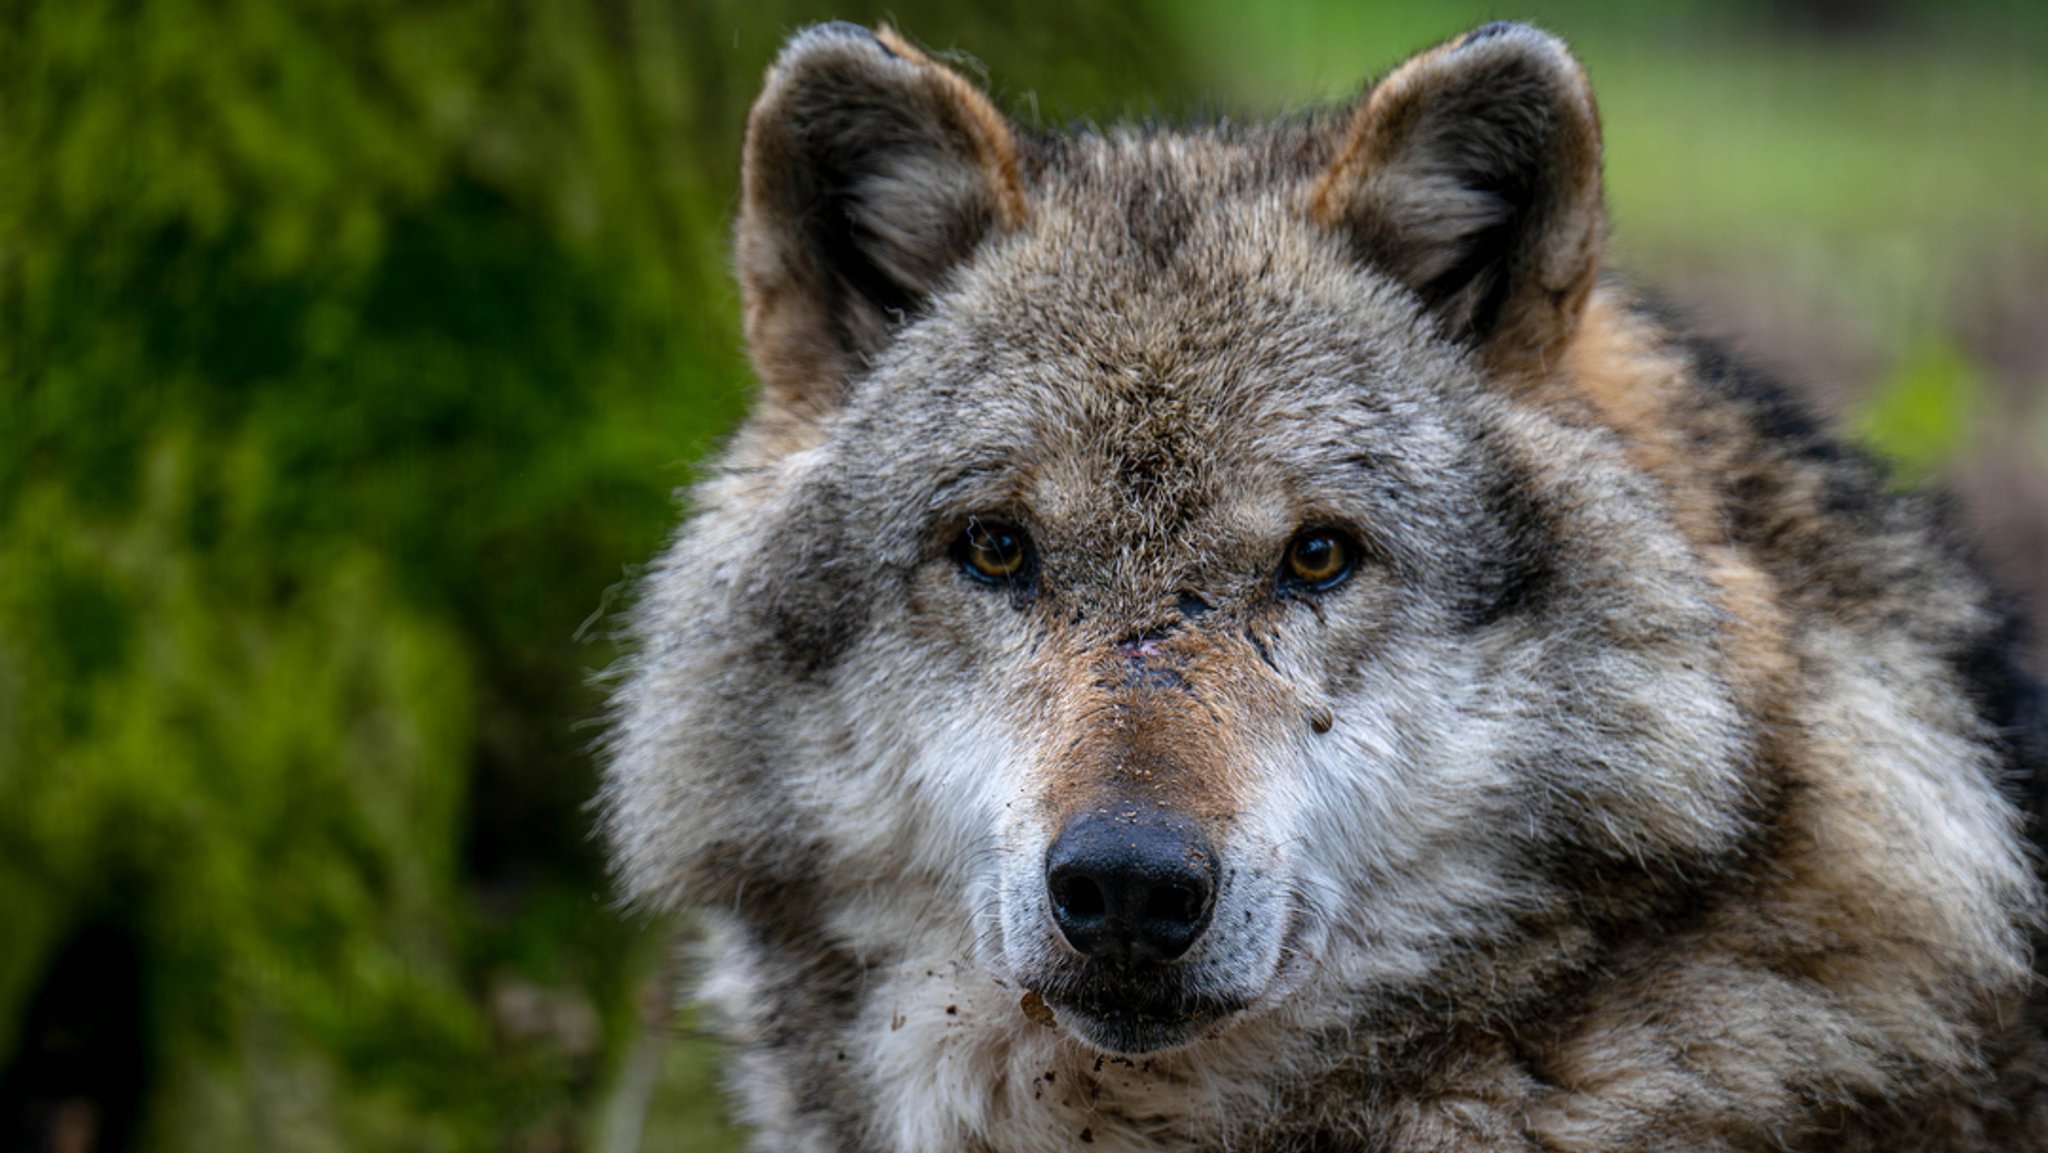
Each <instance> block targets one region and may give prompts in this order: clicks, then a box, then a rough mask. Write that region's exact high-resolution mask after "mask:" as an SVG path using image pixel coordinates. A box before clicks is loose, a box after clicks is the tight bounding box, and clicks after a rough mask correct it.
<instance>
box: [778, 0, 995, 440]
mask: <svg viewBox="0 0 2048 1153" xmlns="http://www.w3.org/2000/svg"><path fill="white" fill-rule="evenodd" d="M1025 215H1026V205H1025V199H1024V186H1023V183H1022V181H1021V179H1020V177H1019V172H1018V160H1017V146H1016V142H1015V140H1014V138H1013V136H1012V133H1011V131H1010V128H1009V125H1008V123H1007V122H1005V121H1004V119H1003V117H1002V115H1001V114H1000V113H998V112H997V111H996V110H995V107H994V106H993V105H992V104H990V103H989V100H988V98H987V97H986V96H984V95H983V94H982V93H981V92H980V91H979V90H977V89H976V88H975V87H974V86H973V85H972V84H969V83H968V82H967V81H966V80H965V79H963V78H961V76H960V75H959V74H957V73H955V72H953V71H952V70H950V69H948V68H945V67H943V66H942V65H939V64H937V63H935V62H934V61H932V60H931V59H930V58H929V57H927V56H925V55H924V53H922V52H920V51H918V50H917V49H916V48H914V47H912V46H911V45H910V44H909V43H907V42H906V41H904V40H903V39H902V38H901V37H899V36H897V35H896V34H895V33H894V32H893V31H890V30H888V29H883V30H882V31H880V32H879V33H877V32H870V31H868V30H867V29H865V28H862V27H860V26H859V25H855V24H846V23H833V24H821V25H818V26H816V27H813V28H809V29H806V30H805V31H803V32H800V33H798V34H797V35H796V36H794V37H792V38H791V39H790V41H789V43H788V44H787V45H785V46H784V47H783V50H782V53H781V55H780V56H779V57H777V59H776V61H775V63H774V65H773V66H771V67H770V68H769V70H768V79H767V82H766V84H765V86H764V87H763V89H762V92H761V95H760V97H759V99H758V100H756V101H755V103H754V109H753V112H752V113H751V114H750V115H749V117H748V120H747V143H746V152H745V157H744V161H743V173H742V202H741V207H740V223H739V237H738V265H739V277H740V287H741V291H742V294H743V296H744V298H745V304H746V320H747V343H748V346H749V349H750V350H751V352H752V354H753V359H754V364H755V367H756V369H757V370H758V371H759V373H760V375H761V380H762V383H763V384H764V385H765V386H766V389H767V395H766V397H765V403H766V404H767V405H769V406H773V407H776V408H778V409H779V410H780V411H782V412H784V413H787V414H789V415H792V416H796V417H799V418H808V417H815V416H817V415H820V414H822V413H825V412H829V411H830V410H831V409H832V408H833V407H834V406H835V405H836V404H837V402H838V400H839V397H840V393H841V390H842V389H843V388H844V386H845V383H846V380H847V378H848V377H849V376H850V375H851V374H852V373H853V372H855V371H856V370H857V369H858V368H859V365H860V362H861V360H862V358H864V357H867V356H870V355H872V354H873V353H875V352H876V351H878V350H880V349H881V348H882V347H883V346H885V345H886V344H887V343H888V341H889V339H890V338H891V336H892V334H893V331H894V330H895V329H896V328H897V327H899V326H900V325H902V324H903V323H905V322H906V321H908V320H910V319H912V318H914V317H915V316H916V315H917V313H918V312H919V311H920V310H921V309H922V308H923V306H924V304H925V302H926V300H927V299H928V297H929V296H930V294H931V293H932V292H933V291H935V290H936V289H937V288H938V286H939V285H940V284H941V283H942V282H943V280H944V279H945V277H946V276H947V274H948V273H950V272H951V271H952V270H953V269H954V268H955V267H956V266H957V265H958V264H959V263H960V262H961V261H963V260H965V259H966V258H967V257H968V256H969V255H970V254H971V253H972V252H973V251H974V249H975V248H976V247H977V246H978V245H979V244H980V243H981V242H982V241H983V240H984V239H986V238H987V237H988V236H989V235H990V234H991V233H994V232H997V231H1005V230H1009V229H1015V228H1018V227H1020V226H1022V225H1023V223H1024V221H1025Z"/></svg>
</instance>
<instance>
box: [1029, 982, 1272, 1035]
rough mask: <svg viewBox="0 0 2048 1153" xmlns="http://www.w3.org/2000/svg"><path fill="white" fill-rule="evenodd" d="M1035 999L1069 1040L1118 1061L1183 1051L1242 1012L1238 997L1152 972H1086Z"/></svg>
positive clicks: (1056, 984) (1052, 986)
mask: <svg viewBox="0 0 2048 1153" xmlns="http://www.w3.org/2000/svg"><path fill="white" fill-rule="evenodd" d="M1040 995H1041V996H1042V997H1043V998H1044V999H1045V1001H1046V1003H1047V1004H1049V1005H1051V1006H1052V1007H1053V1009H1054V1011H1055V1013H1056V1014H1057V1015H1058V1020H1059V1023H1060V1024H1061V1025H1063V1026H1065V1027H1066V1028H1067V1030H1068V1031H1069V1032H1071V1033H1072V1034H1073V1035H1074V1036H1076V1037H1078V1038H1079V1039H1080V1040H1082V1041H1084V1042H1086V1043H1088V1044H1090V1045H1093V1046H1094V1047H1096V1048H1098V1049H1102V1050H1105V1051H1107V1052H1110V1053H1116V1054H1120V1055H1123V1056H1140V1055H1143V1054H1148V1053H1157V1052H1160V1051H1162V1050H1166V1049H1172V1048H1176V1047H1178V1046H1181V1045H1186V1044H1188V1043H1190V1042H1192V1041H1195V1040H1197V1039H1199V1038H1200V1037H1202V1036H1203V1035H1204V1034H1206V1033H1209V1032H1211V1031H1213V1030H1215V1029H1217V1028H1219V1027H1221V1026H1222V1025H1223V1024H1224V1023H1225V1022H1227V1021H1228V1020H1229V1019H1230V1018H1231V1017H1232V1016H1233V1015H1235V1014H1236V1013H1237V1012H1238V1011H1239V1010H1241V1009H1243V1008H1244V1002H1243V1001H1242V1000H1241V999H1239V998H1237V997H1234V996H1218V995H1215V994H1211V993H1206V992H1203V991H1200V990H1197V989H1190V988H1188V987H1186V986H1185V985H1184V984H1183V982H1182V981H1181V980H1180V978H1179V977H1178V975H1176V974H1174V973H1172V972H1171V971H1170V970H1162V969H1159V968H1156V967H1152V966H1145V967H1139V968H1131V969H1126V968H1121V967H1108V966H1088V967H1086V968H1084V969H1081V970H1079V971H1077V972H1075V973H1073V974H1071V975H1066V976H1065V979H1056V980H1054V981H1051V982H1048V983H1047V987H1046V988H1044V989H1043V990H1041V992H1040Z"/></svg>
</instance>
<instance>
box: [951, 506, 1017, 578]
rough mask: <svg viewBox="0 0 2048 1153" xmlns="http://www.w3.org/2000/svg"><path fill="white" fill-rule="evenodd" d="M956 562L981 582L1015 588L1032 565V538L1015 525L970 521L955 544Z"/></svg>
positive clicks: (954, 555) (990, 521) (954, 557)
mask: <svg viewBox="0 0 2048 1153" xmlns="http://www.w3.org/2000/svg"><path fill="white" fill-rule="evenodd" d="M953 559H954V560H955V561H958V562H959V564H960V567H961V568H964V569H966V570H967V575H969V576H971V577H974V578H976V579H978V580H985V581H988V582H990V583H992V584H1015V583H1016V582H1017V581H1019V580H1021V579H1022V578H1023V577H1024V575H1025V574H1024V570H1025V567H1026V566H1027V565H1028V564H1029V563H1030V561H1031V538H1030V537H1028V536H1026V535H1024V530H1023V529H1021V528H1018V527H1017V526H1016V525H1013V524H1004V523H1003V522H1001V521H992V520H969V521H968V522H967V527H966V528H965V529H963V530H961V532H960V539H959V540H957V541H955V542H954V543H953Z"/></svg>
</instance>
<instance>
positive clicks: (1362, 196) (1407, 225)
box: [1308, 23, 1606, 365]
mask: <svg viewBox="0 0 2048 1153" xmlns="http://www.w3.org/2000/svg"><path fill="white" fill-rule="evenodd" d="M1308 211H1309V215H1310V216H1311V217H1312V218H1313V219H1314V220H1315V221H1316V222H1317V223H1318V224H1321V225H1323V226H1325V227H1327V228H1330V229H1332V230H1334V231H1336V232H1337V233H1339V234H1340V235H1342V236H1344V237H1345V238H1346V239H1347V240H1348V241H1349V242H1350V243H1351V244H1352V246H1353V247H1354V249H1356V250H1357V252H1358V253H1359V255H1360V256H1362V257H1363V258H1364V259H1365V260H1367V261H1368V262H1370V263H1372V264H1374V265H1376V266H1378V267H1380V268H1381V269H1383V270H1385V271H1386V272H1387V273H1389V274H1390V275H1392V276H1393V277H1394V278H1395V279H1397V280H1399V281H1401V282H1403V283H1405V284H1406V285H1407V286H1408V287H1409V288H1410V289H1412V290H1413V291H1414V292H1415V293H1416V295H1417V296H1419V297H1421V298H1422V302H1423V304H1424V305H1425V306H1426V307H1427V308H1428V309H1429V310H1430V311H1431V313H1433V314H1434V315H1435V316H1436V318H1437V321H1438V323H1439V324H1440V325H1441V326H1442V328H1443V329H1444V331H1445V332H1446V333H1448V334H1449V335H1451V336H1452V337H1454V338H1456V339H1459V340H1462V341H1464V342H1465V343H1467V344H1468V345H1470V346H1471V347H1473V348H1474V349H1475V350H1477V351H1478V352H1479V353H1480V354H1481V355H1482V356H1485V357H1486V358H1488V359H1490V360H1491V361H1493V362H1494V363H1495V364H1497V365H1517V364H1531V363H1534V364H1541V363H1542V362H1544V361H1545V360H1546V359H1547V358H1548V356H1549V354H1550V353H1551V352H1552V351H1553V350H1554V349H1555V348H1556V347H1557V346H1558V345H1559V344H1561V343H1562V342H1563V341H1564V340H1566V339H1567V338H1569V337H1570V335H1571V333H1572V331H1573V329H1574V327H1575V325H1576V324H1577V322H1578V317H1579V313H1580V311H1581V310H1582V309H1583V308H1584V305H1585V301H1586V296H1587V293H1588V291H1589V290H1590V289H1591V288H1592V285H1593V281H1594V279H1595V277H1596V276H1597V275H1598V273H1599V268H1600V256H1601V246H1602V241H1603V238H1604V234H1605V228H1606V216H1605V213H1604V211H1603V209H1602V207H1601V197H1600V117H1599V114H1598V113H1597V112H1596V111H1595V109H1594V106H1593V93H1592V88H1591V86H1590V85H1589V84H1588V83H1587V81H1586V74H1585V71H1584V70H1583V69H1581V68H1580V67H1579V62H1578V61H1577V60H1575V59H1573V57H1572V54H1571V50H1570V49H1568V48H1566V47H1565V45H1564V42H1563V41H1561V40H1559V39H1557V38H1556V37H1555V36H1552V35H1550V34H1549V33H1546V32H1542V31H1540V30H1538V29H1535V28H1531V27H1528V26H1527V25H1522V24H1506V23H1496V24H1488V25H1486V26H1485V27H1483V28H1479V29H1476V30H1474V31H1472V32H1469V33H1467V34H1465V35H1464V36H1462V37H1460V38H1458V39H1456V40H1453V41H1451V42H1450V43H1448V44H1444V45H1441V46H1439V47H1437V48H1434V49H1431V50H1430V51H1428V52H1424V53H1422V54H1421V55H1419V56H1416V57H1415V58H1413V59H1411V60H1409V61H1408V62H1407V63H1405V64H1403V65H1401V66H1400V67H1399V68H1396V69H1395V70H1394V71H1393V72H1392V73H1391V74H1389V75H1388V76H1387V77H1386V79H1384V80H1381V81H1380V82H1379V83H1378V84H1377V85H1374V86H1373V89H1372V91H1370V92H1368V93H1367V94H1366V97H1365V100H1364V101H1363V102H1362V103H1361V104H1360V105H1359V107H1358V110H1357V111H1356V112H1355V113H1353V115H1352V118H1351V122H1350V124H1349V125H1348V126H1347V128H1346V130H1345V132H1344V136H1343V139H1342V140H1341V141H1340V142H1339V143H1338V145H1337V150H1336V156H1335V159H1334V161H1333V162H1332V163H1331V164H1330V166H1329V167H1328V169H1326V170H1325V171H1324V172H1323V174H1322V176H1321V177H1320V178H1319V179H1318V180H1317V181H1316V182H1315V184H1314V186H1313V188H1312V189H1311V190H1310V193H1309V202H1308Z"/></svg>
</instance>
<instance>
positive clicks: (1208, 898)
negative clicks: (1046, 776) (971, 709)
mask: <svg viewBox="0 0 2048 1153" xmlns="http://www.w3.org/2000/svg"><path fill="white" fill-rule="evenodd" d="M1217 873H1218V869H1217V861H1216V853H1215V851H1214V850H1213V849H1211V848H1210V846H1209V840H1208V838H1207V837H1205V836H1203V835H1202V831H1201V830H1200V829H1199V828H1198V827H1196V825H1195V824H1194V822H1192V821H1190V820H1188V819H1187V818H1186V817H1183V816H1180V815H1178V814H1176V813H1172V812H1169V811H1166V810H1163V809H1159V808H1156V807H1152V806H1146V805H1126V804H1116V803H1111V804H1107V805H1098V806H1095V807H1094V808H1092V809H1091V810H1090V811H1087V812H1083V813H1081V814H1080V815H1078V816H1076V817H1075V818H1074V819H1073V820H1071V821H1069V822H1067V826H1066V828H1065V829H1063V830H1062V831H1061V832H1060V835H1059V836H1058V837H1056V838H1054V840H1053V843H1052V847H1051V848H1050V849H1048V850H1047V851H1046V855H1045V883H1046V892H1047V895H1048V896H1050V897H1051V900H1052V915H1053V920H1054V921H1055V922H1056V923H1058V925H1059V928H1060V933H1061V935H1062V936H1064V937H1065V938H1066V940H1067V944H1069V945H1071V946H1073V948H1074V951H1075V952H1077V953H1079V954H1081V955H1082V956H1083V957H1086V958H1088V959H1090V960H1106V961H1115V962H1124V963H1137V962H1155V963H1159V962H1166V961H1171V960H1174V959H1175V958H1177V957H1179V956H1181V955H1182V954H1184V953H1186V952H1187V951H1188V949H1190V948H1191V947H1193V945H1194V943H1195V941H1196V940H1197V939H1199V938H1200V937H1201V935H1202V932H1203V930H1205V929H1207V928H1208V927H1209V919H1210V916H1211V914H1212V913H1213V912H1214V911H1215V905H1216V884H1217Z"/></svg>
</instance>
